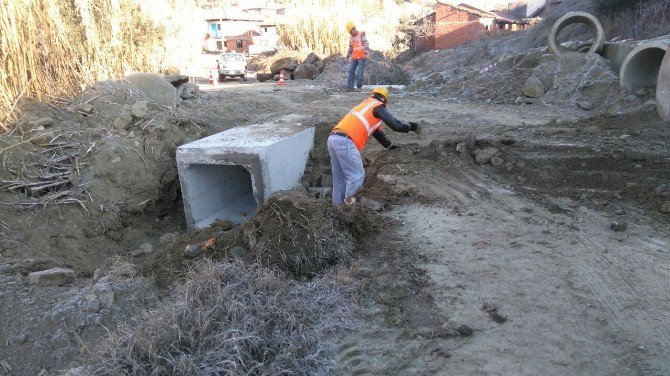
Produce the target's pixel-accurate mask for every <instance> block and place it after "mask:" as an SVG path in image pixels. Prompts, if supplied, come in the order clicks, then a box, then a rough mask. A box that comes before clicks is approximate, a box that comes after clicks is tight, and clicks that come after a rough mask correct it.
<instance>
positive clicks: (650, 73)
mask: <svg viewBox="0 0 670 376" xmlns="http://www.w3.org/2000/svg"><path fill="white" fill-rule="evenodd" d="M668 47H670V38H668V39H654V40H649V41H646V42H644V43H641V44H640V45H638V46H637V47H636V48H635V49H634V50H633V51H631V52H630V53H629V54H628V56H626V58H625V59H624V61H623V64H622V65H621V71H620V72H619V81H620V83H621V87H624V88H626V89H628V90H630V91H635V88H636V87H640V86H641V87H654V86H657V85H656V82H657V81H658V72H659V70H660V69H661V62H662V61H663V57H664V56H665V52H666V51H667V50H668Z"/></svg>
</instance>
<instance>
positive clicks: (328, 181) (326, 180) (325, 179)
mask: <svg viewBox="0 0 670 376" xmlns="http://www.w3.org/2000/svg"><path fill="white" fill-rule="evenodd" d="M316 186H317V187H332V186H333V177H332V176H330V175H326V174H322V175H320V176H319V177H318V178H316Z"/></svg>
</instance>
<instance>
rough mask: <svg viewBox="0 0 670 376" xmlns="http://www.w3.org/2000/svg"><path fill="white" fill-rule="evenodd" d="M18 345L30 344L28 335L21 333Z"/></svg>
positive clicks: (17, 337) (17, 341)
mask: <svg viewBox="0 0 670 376" xmlns="http://www.w3.org/2000/svg"><path fill="white" fill-rule="evenodd" d="M15 340H16V343H19V344H23V343H26V342H28V335H27V334H26V333H21V334H19V335H18V336H16V339H15Z"/></svg>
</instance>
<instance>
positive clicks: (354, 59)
mask: <svg viewBox="0 0 670 376" xmlns="http://www.w3.org/2000/svg"><path fill="white" fill-rule="evenodd" d="M347 31H348V32H349V35H351V39H349V51H348V52H347V57H346V60H347V61H348V60H349V58H351V63H350V64H349V78H348V79H347V89H348V90H349V91H352V90H354V75H356V87H357V88H358V90H359V91H360V90H362V87H363V70H364V69H365V62H366V60H367V57H368V50H369V49H370V45H369V44H368V38H367V37H366V36H365V32H364V31H358V30H356V25H354V23H353V22H348V23H347ZM356 68H358V74H356Z"/></svg>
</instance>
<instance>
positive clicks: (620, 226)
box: [610, 221, 628, 232]
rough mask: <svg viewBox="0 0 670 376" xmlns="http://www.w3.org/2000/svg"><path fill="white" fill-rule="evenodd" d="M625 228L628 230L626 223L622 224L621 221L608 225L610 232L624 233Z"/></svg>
mask: <svg viewBox="0 0 670 376" xmlns="http://www.w3.org/2000/svg"><path fill="white" fill-rule="evenodd" d="M627 228H628V223H626V222H623V221H614V222H612V223H610V229H612V231H617V232H621V231H626V229H627Z"/></svg>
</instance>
